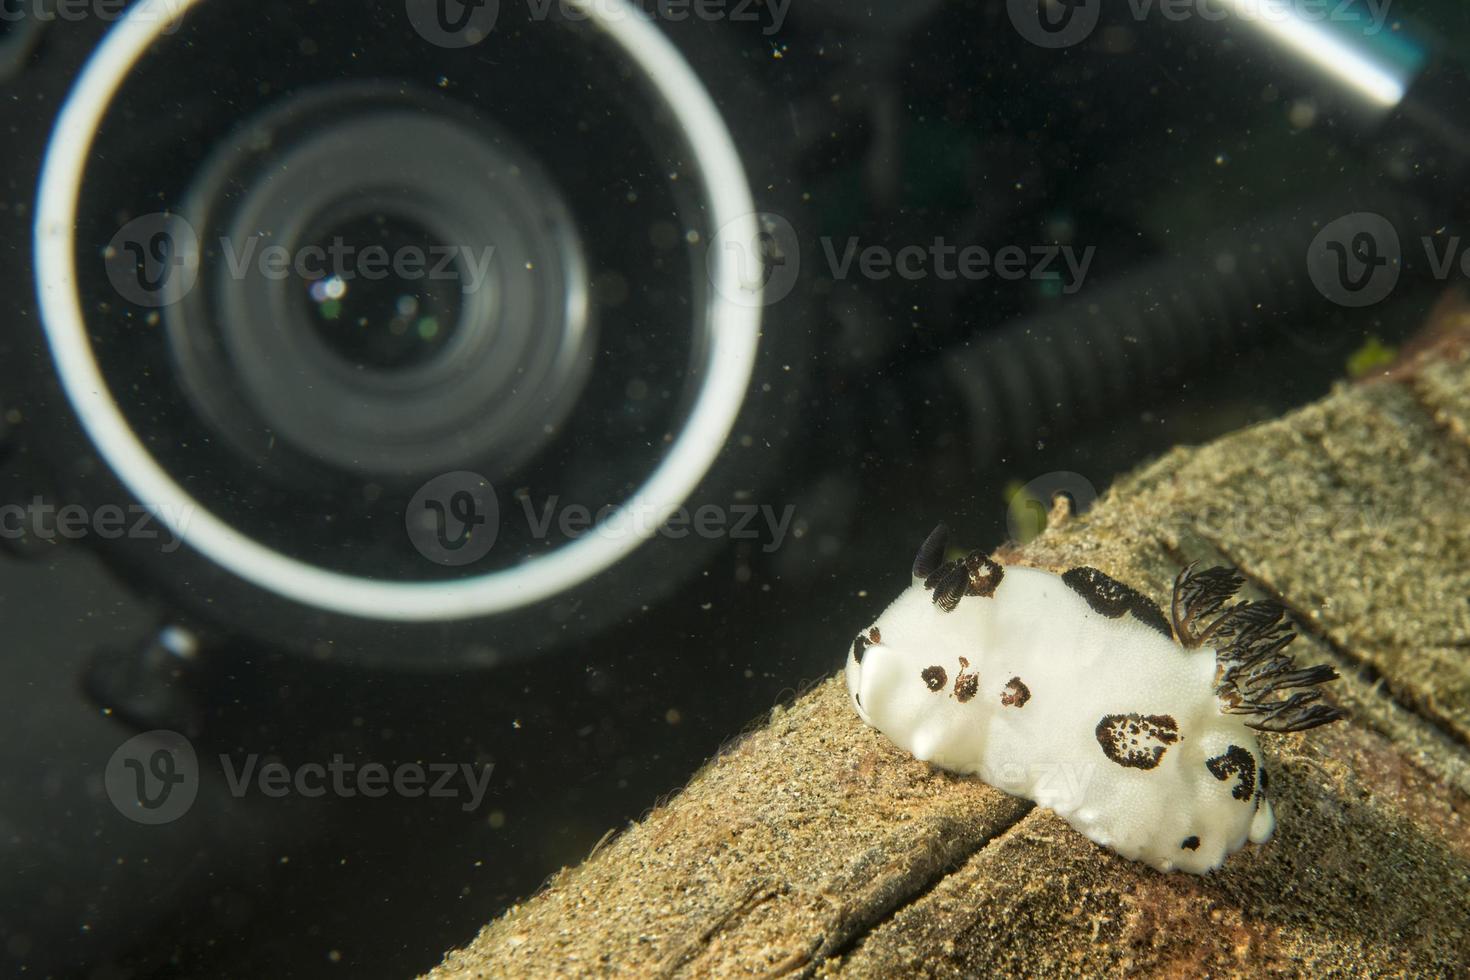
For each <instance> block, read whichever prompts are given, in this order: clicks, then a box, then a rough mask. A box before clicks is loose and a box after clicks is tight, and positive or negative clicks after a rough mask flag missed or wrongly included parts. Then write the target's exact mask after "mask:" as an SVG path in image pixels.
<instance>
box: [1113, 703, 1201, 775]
mask: <svg viewBox="0 0 1470 980" xmlns="http://www.w3.org/2000/svg"><path fill="white" fill-rule="evenodd" d="M1183 737H1184V736H1183V735H1180V734H1179V723H1178V722H1177V721H1175V720H1174V719H1173V718H1172V717H1170V716H1169V715H1137V714H1132V715H1104V716H1103V719H1102V721H1099V722H1098V723H1097V744H1098V745H1100V746H1102V750H1103V754H1104V755H1106V756H1107V757H1108V758H1109V759H1111V760H1113V761H1114V762H1116V763H1117V764H1118V765H1120V766H1123V767H1125V768H1128V769H1153V768H1154V767H1155V766H1157V765H1158V764H1159V760H1161V759H1162V758H1163V757H1164V752H1165V750H1166V749H1168V747H1169V746H1171V745H1173V744H1174V743H1175V742H1178V741H1179V740H1180V739H1182V738H1183Z"/></svg>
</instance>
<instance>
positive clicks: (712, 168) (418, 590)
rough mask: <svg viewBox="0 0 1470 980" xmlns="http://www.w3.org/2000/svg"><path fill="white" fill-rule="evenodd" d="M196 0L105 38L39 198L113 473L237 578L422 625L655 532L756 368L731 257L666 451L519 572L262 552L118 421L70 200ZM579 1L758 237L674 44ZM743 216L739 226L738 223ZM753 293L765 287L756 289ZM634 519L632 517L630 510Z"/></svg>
mask: <svg viewBox="0 0 1470 980" xmlns="http://www.w3.org/2000/svg"><path fill="white" fill-rule="evenodd" d="M200 2H202V0H141V2H139V3H137V4H135V5H134V6H133V7H131V8H130V9H129V10H128V12H127V14H126V15H125V16H124V17H123V19H122V20H121V21H119V22H118V24H117V25H116V26H115V27H114V28H113V29H112V30H111V31H110V32H109V33H108V35H107V37H106V38H105V39H104V40H103V42H102V44H101V46H100V47H99V48H98V49H97V51H96V52H95V53H94V54H93V56H92V57H91V59H90V60H89V61H88V63H87V66H86V68H85V69H84V70H83V72H82V74H81V76H80V77H79V78H78V80H77V83H76V85H75V86H74V87H73V88H72V91H71V93H70V95H69V96H68V97H67V100H66V103H65V105H64V106H63V107H62V110H61V113H60V115H59V116H58V117H57V121H56V126H55V128H54V130H53V131H52V134H51V140H50V143H49V145H48V147H47V150H46V159H45V163H44V165H43V167H42V170H41V180H40V190H39V192H38V194H37V201H36V224H35V256H36V290H37V294H38V297H39V302H40V312H41V319H42V325H43V327H44V328H45V331H46V337H47V340H48V342H49V343H50V345H51V352H52V356H53V358H54V359H55V362H56V367H57V373H58V375H59V376H60V379H61V384H62V387H63V388H64V390H65V391H66V394H67V397H68V398H69V399H70V401H71V403H72V406H73V408H74V409H75V410H76V412H77V415H78V418H79V419H80V421H81V423H82V426H83V428H84V429H85V430H86V432H87V435H88V436H89V437H90V439H91V440H92V443H93V444H94V445H95V446H96V447H97V451H98V453H100V454H101V456H102V457H103V459H105V460H106V461H107V463H108V465H109V466H111V467H112V469H113V471H114V472H116V473H117V475H118V477H119V478H120V479H121V480H122V482H123V483H124V485H126V486H127V488H128V489H129V490H130V491H131V492H132V493H133V495H134V496H135V497H137V499H138V501H139V502H140V503H141V504H142V505H143V506H144V507H146V508H147V509H148V510H149V511H150V512H152V514H153V515H154V517H155V518H156V519H157V520H159V521H160V522H161V523H163V524H164V525H165V526H166V527H168V528H169V530H170V531H171V532H173V534H174V535H176V536H177V537H178V538H179V539H180V540H181V541H182V542H183V543H184V544H187V545H188V546H190V547H192V548H193V549H194V550H196V551H198V552H199V553H200V554H202V555H204V556H206V557H207V558H209V559H210V560H211V561H213V562H215V563H216V564H217V565H220V566H221V567H223V568H225V569H227V570H228V571H230V572H232V573H234V574H235V575H237V576H239V577H240V578H242V579H245V580H246V581H248V582H250V583H252V584H254V585H256V586H258V587H260V588H262V589H266V590H268V591H270V592H274V593H276V594H277V595H280V596H283V597H285V598H287V599H291V600H294V601H296V602H300V603H303V604H306V605H309V606H315V607H317V608H320V609H327V610H331V611H333V612H337V613H343V614H346V615H350V616H359V617H363V618H366V619H378V620H394V621H401V622H422V621H430V620H443V619H466V618H469V617H473V616H485V615H492V614H495V613H501V612H507V611H510V610H513V609H519V608H521V607H524V606H527V605H530V604H531V603H534V602H539V601H541V600H543V599H547V598H550V597H552V596H555V595H557V594H559V593H561V592H564V591H566V590H567V589H569V588H572V587H573V586H576V585H579V584H581V583H582V582H585V581H587V580H588V579H589V578H591V577H592V576H594V575H596V574H597V573H599V572H602V571H604V570H606V569H608V568H611V567H612V566H613V565H614V564H616V563H617V562H618V561H619V560H621V559H622V558H624V557H626V556H627V555H628V554H629V553H631V552H632V551H633V550H634V549H635V548H636V547H637V546H638V545H639V544H640V543H642V542H643V541H644V540H646V539H647V538H649V537H652V536H653V534H654V533H655V532H656V531H657V529H658V527H659V526H661V525H662V524H663V522H664V521H665V520H667V519H668V517H669V516H670V515H672V514H673V512H674V510H675V509H676V508H677V507H678V506H679V505H680V504H682V503H683V502H684V501H685V500H686V499H687V498H688V497H689V495H690V494H691V493H692V492H693V491H694V488H695V487H696V486H697V485H698V483H699V481H700V480H701V479H702V478H703V477H704V474H705V473H706V472H707V471H708V470H709V467H710V465H711V464H712V463H713V462H714V460H715V457H716V455H717V454H718V453H719V451H720V449H721V448H722V447H723V446H724V444H725V440H726V439H727V438H728V437H729V435H730V430H731V428H732V427H733V426H734V424H735V418H736V416H737V415H738V413H739V411H740V406H741V403H742V402H743V401H744V399H745V391H746V388H747V387H748V386H749V384H750V379H751V375H752V373H753V372H754V369H755V357H756V349H757V346H758V344H759V336H760V314H761V311H760V307H759V304H754V305H749V306H741V305H738V304H736V303H732V302H730V301H729V300H727V299H725V298H724V297H725V296H727V295H728V296H735V295H739V294H740V293H742V292H746V293H748V292H750V291H751V289H752V288H753V287H752V284H750V283H747V282H743V281H742V280H741V277H740V269H739V262H737V261H735V259H734V258H733V257H730V256H719V257H718V259H717V261H716V262H715V263H714V264H712V265H711V267H710V271H711V273H712V274H713V277H714V279H715V280H716V281H715V283H714V287H715V288H714V289H712V290H711V291H710V295H709V307H708V316H709V329H710V334H711V338H712V342H711V344H710V346H709V354H708V358H707V359H706V364H705V381H704V384H703V386H702V387H701V388H700V391H699V394H698V396H697V397H696V399H695V401H694V405H693V408H692V410H691V411H690V415H689V419H688V421H687V422H686V424H685V426H684V428H683V430H682V431H681V432H680V433H679V436H678V438H676V439H675V440H674V443H673V445H672V446H671V447H670V450H669V454H668V456H667V457H666V458H665V459H664V460H663V462H662V463H660V464H659V465H658V467H657V468H656V469H655V470H654V471H653V474H652V475H651V476H650V477H649V478H648V481H647V482H646V483H644V484H643V486H642V487H640V488H639V489H638V491H637V492H636V493H635V494H634V495H633V496H632V497H631V498H630V499H629V500H628V501H627V502H626V503H625V504H624V505H623V506H622V507H621V508H620V513H619V514H617V515H614V516H615V517H616V518H619V519H615V520H610V521H609V522H608V525H609V526H608V527H606V528H602V529H600V530H598V531H597V533H592V534H587V535H584V536H583V537H581V538H578V539H577V540H576V541H573V542H572V543H570V544H568V545H566V546H565V547H562V548H558V549H556V550H555V551H553V552H552V553H551V554H549V555H546V556H544V557H539V558H534V559H532V560H530V561H527V562H525V563H524V564H521V565H517V566H515V567H514V568H510V569H504V570H501V571H496V572H490V573H487V574H485V575H480V576H476V577H473V578H466V579H457V580H453V581H449V582H430V581H414V582H385V581H381V580H376V579H370V578H362V577H359V576H355V575H347V574H343V573H341V572H334V571H330V570H328V569H324V568H320V567H318V566H316V565H311V564H308V563H306V562H302V561H299V560H297V559H295V558H292V557H290V556H289V555H284V554H281V553H280V552H278V551H275V550H274V549H271V548H268V547H266V546H265V545H263V544H261V543H260V542H258V541H256V540H254V539H253V538H250V537H248V536H246V535H245V534H243V533H241V532H240V531H238V530H236V529H235V528H234V527H232V526H230V525H229V524H226V523H225V522H224V521H222V520H220V519H219V518H218V517H216V516H215V515H214V514H213V513H211V512H210V511H208V510H207V509H206V508H204V507H203V506H202V505H201V504H200V503H199V502H198V501H197V500H195V499H193V498H192V497H191V496H190V495H189V494H188V493H187V492H186V491H185V490H184V488H183V487H181V486H180V485H179V484H178V483H176V482H175V481H174V479H173V478H172V477H171V476H169V474H168V473H166V472H165V471H164V469H163V468H162V467H161V466H160V465H159V464H158V462H157V460H155V459H154V458H153V456H152V455H150V454H149V452H148V450H147V448H146V447H145V446H144V445H143V443H142V442H141V441H140V440H139V439H138V436H137V435H136V434H135V433H134V432H133V430H132V429H131V428H130V427H129V426H128V423H127V420H126V419H125V418H124V417H123V414H122V410H121V409H120V408H119V406H118V404H117V402H116V401H114V400H113V398H112V395H111V393H110V392H109V390H108V387H107V384H106V382H105V380H104V379H103V377H102V375H101V372H100V371H99V369H98V365H97V360H96V358H95V357H94V356H93V352H92V347H91V343H90V341H89V339H88V335H87V328H86V319H85V317H84V315H83V313H82V307H81V298H80V296H79V295H78V293H77V272H76V261H75V259H76V241H75V234H74V229H75V226H76V207H77V199H78V196H79V194H80V191H81V185H82V175H83V172H84V170H85V167H86V164H87V158H88V155H89V153H90V151H91V147H92V140H93V137H94V136H95V134H96V131H97V128H98V126H99V124H100V123H101V121H102V118H103V116H104V115H105V114H106V112H107V109H108V108H109V106H110V104H111V101H112V99H113V98H114V97H115V96H116V95H117V93H118V90H119V89H120V88H121V87H122V84H123V81H124V79H125V78H126V77H127V74H128V72H129V71H130V70H131V69H132V68H133V66H134V65H135V64H136V63H137V61H138V59H139V58H141V57H142V55H143V53H144V52H145V51H146V50H147V49H148V47H149V46H150V45H152V44H153V43H154V42H155V41H157V40H158V39H159V38H160V37H162V36H163V35H164V34H166V33H172V31H173V30H175V29H177V27H178V23H177V21H178V19H179V18H181V17H182V16H183V15H184V14H185V13H186V12H187V11H188V10H189V9H190V8H191V7H194V6H196V5H197V4H198V3H200ZM565 2H567V3H570V4H572V5H573V6H575V7H578V8H580V9H581V10H582V11H583V12H584V13H585V15H586V17H587V20H588V21H589V22H590V23H592V24H595V25H596V26H597V27H599V28H600V29H601V30H602V31H603V32H604V33H605V34H606V35H607V36H608V37H610V38H611V39H612V40H613V41H614V42H615V43H616V44H617V45H618V46H619V47H620V48H621V49H622V51H623V53H624V54H625V55H627V56H628V57H629V58H631V59H632V60H633V61H634V63H636V64H637V65H638V66H639V68H641V69H642V70H643V72H644V73H645V74H646V75H647V76H648V78H649V80H650V81H651V82H652V83H653V86H654V88H655V89H656V90H657V91H658V93H659V94H660V95H661V96H662V98H663V100H664V102H665V103H666V104H667V105H668V108H669V110H670V111H671V112H672V113H673V115H674V117H675V119H676V120H677V121H678V123H679V124H680V125H681V126H682V127H683V130H684V133H685V138H686V140H687V141H688V144H689V149H690V152H691V153H693V154H694V158H695V161H696V162H697V164H698V166H699V169H700V176H701V182H702V183H703V185H704V203H705V205H706V207H707V208H708V213H709V226H710V228H712V229H714V228H724V227H726V226H727V225H731V231H732V233H735V234H737V235H738V240H742V241H753V240H755V237H756V235H757V233H758V230H759V229H758V228H757V226H756V216H755V205H754V203H753V201H752V198H751V193H750V187H749V185H748V183H747V181H746V176H745V171H744V168H743V167H742V166H741V163H740V156H739V154H738V153H737V152H736V149H735V143H734V140H733V138H732V137H731V134H730V131H729V129H728V128H727V127H726V126H725V122H724V119H723V118H722V117H721V116H720V113H719V110H718V109H716V108H715V104H714V102H713V100H711V98H710V96H709V93H708V92H707V91H706V90H705V88H704V85H703V84H702V83H701V82H700V80H699V77H698V76H697V75H696V74H695V73H694V71H693V69H691V68H690V66H689V63H688V62H687V61H685V60H684V57H683V55H681V54H680V53H679V51H678V49H677V48H675V47H674V45H673V43H672V42H670V41H669V39H668V38H667V37H665V36H664V34H663V33H662V32H661V31H660V30H659V29H658V28H657V27H656V26H654V24H653V23H652V22H651V21H650V20H649V19H648V18H647V17H646V16H645V15H644V14H643V13H642V12H641V11H639V10H638V9H637V8H636V7H634V6H633V4H632V3H630V2H629V0H565ZM741 223H744V224H745V225H748V226H749V227H748V228H745V229H744V230H743V231H737V229H740V228H741ZM754 288H759V287H754ZM629 515H637V517H636V518H634V519H625V518H627V517H628V516H629Z"/></svg>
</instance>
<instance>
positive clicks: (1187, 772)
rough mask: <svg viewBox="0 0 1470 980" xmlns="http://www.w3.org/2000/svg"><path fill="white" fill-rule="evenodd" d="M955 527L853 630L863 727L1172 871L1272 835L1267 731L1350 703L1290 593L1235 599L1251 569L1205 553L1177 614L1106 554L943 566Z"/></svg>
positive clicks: (1180, 590)
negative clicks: (1213, 560) (1332, 688)
mask: <svg viewBox="0 0 1470 980" xmlns="http://www.w3.org/2000/svg"><path fill="white" fill-rule="evenodd" d="M946 538H947V530H946V528H945V527H944V525H940V526H939V527H938V528H936V529H935V530H934V532H933V533H932V534H930V535H929V538H928V539H927V540H926V541H925V542H924V545H923V547H921V548H920V549H919V554H918V557H917V558H916V559H915V560H914V567H913V575H914V582H913V584H912V585H911V586H910V587H909V588H908V589H906V590H905V591H904V592H903V593H902V594H900V595H899V597H898V598H897V599H896V600H894V602H893V604H892V605H890V606H889V607H888V609H887V610H886V611H884V613H883V615H882V616H880V617H878V621H877V622H876V623H874V624H873V625H872V626H871V627H869V628H867V629H865V630H863V631H862V633H860V634H859V635H858V637H857V639H856V640H855V641H854V642H853V644H852V648H851V650H850V652H849V653H848V658H847V672H846V673H847V689H848V692H849V693H850V694H851V696H852V702H853V706H854V707H856V708H857V711H858V714H859V715H861V716H862V719H863V721H865V722H867V723H868V724H869V725H871V726H873V727H874V728H876V729H878V730H879V731H880V732H882V733H883V734H884V735H887V736H888V737H889V738H890V739H891V740H892V741H893V742H894V743H895V744H896V745H898V746H899V747H900V748H902V749H904V750H906V751H908V752H911V753H912V754H913V755H914V756H916V757H917V758H919V759H921V760H924V761H926V762H929V763H932V764H933V765H936V766H939V767H941V768H943V769H949V770H952V771H954V772H959V773H968V774H974V775H978V776H979V777H980V778H981V779H983V780H984V781H985V782H987V783H989V784H990V785H992V786H995V787H997V788H998V789H1002V790H1005V791H1006V792H1009V793H1014V794H1016V795H1018V796H1024V797H1027V798H1028V799H1031V800H1034V801H1035V802H1036V803H1037V804H1039V805H1041V806H1045V807H1050V808H1051V809H1052V810H1055V811H1056V812H1057V813H1058V814H1059V815H1061V816H1062V817H1063V818H1065V819H1066V820H1067V821H1068V822H1069V823H1070V824H1071V825H1072V826H1073V827H1075V828H1076V829H1078V830H1080V831H1081V832H1082V833H1084V834H1086V835H1087V836H1088V837H1090V838H1091V839H1092V840H1094V841H1096V842H1097V843H1099V844H1102V845H1104V846H1106V847H1110V848H1112V849H1113V850H1115V851H1117V852H1118V853H1119V854H1121V855H1123V856H1124V857H1126V858H1131V859H1133V860H1136V861H1143V862H1144V863H1146V864H1149V865H1151V866H1153V867H1155V868H1158V869H1159V870H1161V871H1171V870H1174V869H1179V870H1182V871H1189V872H1193V873H1195V874H1203V873H1204V872H1206V871H1209V870H1211V869H1213V868H1217V867H1219V866H1220V864H1221V862H1223V861H1224V860H1225V858H1226V857H1227V856H1229V855H1230V854H1232V853H1234V852H1235V851H1238V850H1239V849H1240V848H1242V847H1243V846H1245V842H1246V841H1247V840H1250V841H1252V842H1254V843H1256V844H1261V843H1264V842H1265V841H1266V840H1267V839H1269V838H1270V836H1271V833H1272V831H1273V830H1274V829H1275V827H1276V818H1275V816H1274V815H1273V813H1272V810H1271V802H1270V800H1268V799H1267V798H1266V770H1265V766H1264V760H1263V757H1262V755H1261V750H1260V747H1259V745H1258V744H1257V743H1256V737H1255V734H1254V732H1253V731H1252V729H1256V730H1259V731H1270V732H1294V731H1301V730H1303V729H1307V728H1313V727H1315V726H1317V725H1323V724H1326V723H1327V722H1330V721H1335V720H1336V719H1337V718H1339V717H1342V712H1341V711H1339V709H1337V708H1335V707H1333V706H1332V705H1329V704H1327V703H1325V702H1324V701H1323V700H1322V692H1321V690H1320V689H1319V688H1316V687H1314V685H1317V684H1321V683H1322V682H1324V681H1329V680H1332V679H1334V678H1335V677H1337V672H1336V671H1334V670H1333V669H1332V668H1331V667H1330V666H1327V665H1320V666H1316V667H1304V668H1298V667H1297V666H1296V664H1295V663H1294V662H1293V661H1292V659H1291V657H1290V656H1288V655H1287V654H1286V653H1285V652H1284V651H1285V648H1286V646H1287V644H1289V643H1290V642H1291V641H1292V640H1293V639H1294V638H1295V633H1294V632H1293V631H1292V628H1291V625H1290V623H1288V622H1287V621H1286V620H1285V618H1284V610H1283V609H1282V607H1281V606H1280V605H1279V604H1278V603H1275V602H1271V601H1259V602H1235V603H1232V602H1231V600H1232V599H1233V598H1234V596H1235V594H1236V592H1237V591H1238V590H1239V588H1240V586H1241V584H1242V583H1243V581H1244V580H1243V578H1242V577H1241V576H1240V574H1239V573H1237V572H1236V571H1234V570H1233V569H1229V568H1211V569H1208V570H1206V571H1201V572H1197V571H1195V569H1194V566H1193V565H1191V566H1190V567H1189V568H1186V569H1185V570H1184V571H1183V572H1181V573H1180V574H1179V577H1178V578H1177V579H1176V580H1175V582H1174V599H1173V604H1172V610H1171V612H1172V616H1171V617H1169V618H1165V616H1164V614H1163V612H1162V611H1161V610H1160V609H1159V607H1158V606H1157V605H1155V604H1154V603H1153V602H1152V601H1151V600H1149V599H1148V598H1147V597H1145V596H1143V595H1141V594H1140V593H1138V592H1136V591H1135V590H1133V589H1131V588H1129V587H1128V586H1126V585H1124V584H1122V583H1121V582H1117V581H1115V580H1114V579H1111V578H1109V577H1108V576H1107V575H1104V574H1103V573H1102V572H1100V571H1098V570H1097V569H1095V568H1088V567H1085V566H1083V567H1078V568H1073V569H1071V570H1069V571H1067V572H1066V573H1064V574H1062V575H1054V574H1052V573H1051V572H1046V571H1042V570H1040V569H1036V568H1027V567H1023V566H1020V565H1006V566H1002V565H1001V564H999V563H998V562H995V561H992V560H991V559H990V558H988V557H986V556H985V555H984V554H982V553H981V552H978V551H976V552H971V553H970V554H969V555H967V556H965V557H964V558H962V559H959V560H956V561H947V562H946V561H943V556H944V545H945V540H946ZM1171 621H1172V623H1171ZM1171 625H1172V629H1171ZM1297 688H1299V689H1301V690H1296V691H1295V692H1294V693H1291V694H1290V695H1289V696H1286V697H1283V698H1273V697H1272V695H1274V694H1277V693H1278V692H1282V691H1287V690H1290V689H1297Z"/></svg>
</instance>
